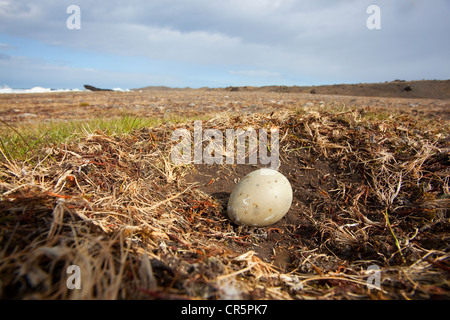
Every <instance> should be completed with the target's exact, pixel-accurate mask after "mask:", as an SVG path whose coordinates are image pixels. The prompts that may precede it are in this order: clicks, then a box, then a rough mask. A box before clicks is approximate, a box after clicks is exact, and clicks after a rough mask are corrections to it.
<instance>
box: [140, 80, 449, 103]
mask: <svg viewBox="0 0 450 320" xmlns="http://www.w3.org/2000/svg"><path fill="white" fill-rule="evenodd" d="M188 89H189V88H170V87H163V86H155V87H145V88H141V89H135V90H134V91H136V90H143V91H150V90H153V91H169V90H188ZM197 90H209V91H230V92H233V91H249V92H251V91H257V92H287V93H309V94H321V95H322V94H323V95H347V96H365V97H398V98H423V99H450V80H420V81H404V80H394V81H391V82H383V83H358V84H334V85H323V86H263V87H251V86H242V87H226V88H200V89H197Z"/></svg>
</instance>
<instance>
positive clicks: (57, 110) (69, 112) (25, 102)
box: [0, 80, 450, 123]
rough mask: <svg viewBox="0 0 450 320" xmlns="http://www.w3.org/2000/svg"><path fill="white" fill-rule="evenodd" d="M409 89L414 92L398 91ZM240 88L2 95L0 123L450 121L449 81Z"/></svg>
mask: <svg viewBox="0 0 450 320" xmlns="http://www.w3.org/2000/svg"><path fill="white" fill-rule="evenodd" d="M408 85H409V86H412V87H414V90H413V91H410V92H409V91H407V92H405V91H402V90H398V88H399V86H401V87H403V86H408ZM236 88H237V89H236V90H233V88H222V89H209V88H203V89H170V90H168V89H167V90H165V89H164V88H161V87H156V88H147V89H145V88H144V89H143V90H139V89H138V90H134V91H132V92H101V91H100V92H89V91H86V92H69V93H37V94H1V95H0V120H2V121H5V122H8V123H23V122H43V121H44V122H51V121H70V120H86V119H91V118H92V117H93V116H96V117H104V118H110V117H120V116H123V115H131V116H142V117H153V118H161V119H164V118H169V117H179V118H183V117H192V116H201V115H205V114H211V113H220V112H243V113H256V112H261V111H263V112H266V111H273V110H278V109H280V108H286V107H287V108H295V107H301V106H303V105H305V104H308V103H310V104H314V103H316V104H317V103H320V102H322V103H323V104H324V105H326V106H330V107H337V106H347V107H351V106H354V107H355V108H360V107H370V108H375V109H381V110H383V109H388V110H392V111H401V112H405V113H413V114H420V115H424V116H438V117H443V118H446V119H449V118H450V102H449V99H450V80H447V81H431V82H430V81H418V82H414V83H410V82H394V83H387V84H359V85H335V86H320V87H316V90H315V91H316V93H315V94H311V93H310V91H311V90H312V89H311V90H310V87H261V88H249V87H236ZM374 88H375V89H374ZM415 92H421V94H414V93H415Z"/></svg>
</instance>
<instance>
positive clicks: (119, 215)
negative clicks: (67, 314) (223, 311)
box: [0, 106, 450, 299]
mask: <svg viewBox="0 0 450 320" xmlns="http://www.w3.org/2000/svg"><path fill="white" fill-rule="evenodd" d="M203 126H204V128H217V129H227V128H236V127H245V126H252V127H254V128H270V127H273V126H276V127H278V128H279V129H280V138H281V141H280V146H281V150H280V152H281V168H280V171H281V172H283V173H284V174H285V175H286V176H287V177H288V178H289V179H290V181H291V183H292V185H293V188H294V196H295V200H294V204H293V206H292V209H291V212H290V213H289V215H288V216H287V217H286V218H285V219H283V220H282V221H280V222H279V223H277V225H276V226H272V227H267V228H256V229H255V228H247V227H241V226H236V225H234V224H232V223H231V222H230V221H229V220H228V218H227V217H226V215H225V209H226V208H225V205H226V202H225V201H224V199H221V198H220V197H217V196H214V194H213V193H211V192H208V190H211V188H216V190H215V191H216V192H217V193H221V192H222V193H223V192H225V193H226V192H230V190H220V188H219V189H217V187H215V186H214V184H210V182H211V181H214V179H215V178H217V177H212V178H213V179H212V180H211V181H210V179H209V178H208V181H209V182H207V181H206V180H205V181H203V180H201V172H199V171H201V169H199V168H198V167H195V166H193V165H178V166H177V165H174V164H173V162H172V161H171V159H170V152H171V149H172V148H173V145H174V143H175V142H173V141H171V134H172V132H173V131H174V130H175V129H176V128H180V127H184V128H188V129H189V128H190V129H192V128H193V123H192V122H187V123H184V124H179V125H177V127H175V125H173V124H163V125H159V126H156V127H153V128H145V129H142V130H137V131H134V132H132V133H131V134H127V135H124V136H107V135H104V134H103V133H102V132H94V133H89V134H86V136H85V137H84V138H82V139H80V140H79V141H77V142H73V143H72V144H66V145H60V146H53V147H49V148H47V149H45V150H41V152H38V153H37V154H36V155H35V156H34V157H33V158H32V159H29V160H27V161H24V162H18V161H15V160H14V159H9V158H8V157H7V156H5V155H4V154H3V160H2V162H1V172H0V173H1V182H0V191H1V202H0V221H1V225H0V228H1V233H0V243H1V255H0V297H2V298H13V299H17V298H19V299H36V298H37V299H240V298H244V299H317V298H318V299H398V298H400V299H403V298H408V299H409V298H417V299H423V298H434V297H438V298H442V297H444V298H448V297H449V296H450V290H449V289H450V286H449V280H448V274H449V272H450V262H449V258H450V256H449V247H448V243H449V242H448V239H449V234H450V233H449V218H448V208H449V207H450V206H449V204H450V197H449V194H450V192H449V177H450V171H449V164H450V159H449V141H450V140H449V138H450V137H449V134H448V132H450V131H449V130H448V122H441V123H439V122H438V121H435V122H430V123H425V122H423V121H419V120H418V119H415V118H413V117H412V116H411V115H401V114H392V115H386V116H385V117H379V116H377V117H375V116H372V114H371V111H370V110H368V109H355V110H345V111H342V112H332V111H331V110H328V109H326V108H317V106H316V107H311V108H301V109H296V110H288V111H281V112H272V113H271V114H269V113H267V114H266V113H259V114H247V115H245V114H240V115H234V116H230V115H227V114H222V115H220V116H216V117H214V118H212V119H211V120H210V121H207V122H204V123H203ZM216 169H217V171H220V170H222V171H220V172H225V171H226V172H228V173H229V179H228V181H233V180H234V179H238V178H240V175H239V172H238V171H237V170H236V166H232V165H228V166H227V165H222V166H221V165H217V166H216ZM209 170H210V169H209ZM224 170H225V171H224ZM211 172H214V170H212V171H211ZM313 174H314V175H315V176H313ZM196 178H198V179H197V180H198V181H197V182H194V183H193V181H195V180H196ZM307 178H311V181H315V182H314V183H313V182H309V184H308V181H305V180H307ZM314 179H315V180H314ZM208 188H209V189H208ZM71 265H77V266H79V268H80V271H81V288H80V289H72V290H71V289H69V288H68V286H67V279H68V276H69V274H68V273H67V268H68V267H69V266H71ZM371 265H377V266H379V268H380V270H379V273H378V275H379V279H380V286H378V287H377V288H374V287H371V286H370V285H368V280H369V279H370V276H371V275H373V272H372V271H370V269H369V266H371Z"/></svg>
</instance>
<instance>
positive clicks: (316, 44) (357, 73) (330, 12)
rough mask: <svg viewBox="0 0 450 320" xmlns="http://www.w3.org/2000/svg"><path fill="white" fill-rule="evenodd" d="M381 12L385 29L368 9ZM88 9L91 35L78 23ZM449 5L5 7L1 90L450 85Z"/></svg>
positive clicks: (1, 13) (260, 0) (416, 1)
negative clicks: (373, 25)
mask: <svg viewBox="0 0 450 320" xmlns="http://www.w3.org/2000/svg"><path fill="white" fill-rule="evenodd" d="M372 4H375V5H378V7H379V8H380V10H381V15H380V22H381V29H378V30H370V29H368V28H367V26H366V21H367V19H368V18H369V16H370V14H368V13H367V12H366V10H367V8H368V7H369V6H370V5H372ZM70 5H77V6H78V7H79V8H80V11H81V14H80V22H81V24H80V26H81V28H80V29H79V30H70V29H68V28H67V26H66V20H67V19H68V18H69V16H70V14H68V13H67V12H66V11H67V7H69V6H70ZM449 13H450V1H448V0H433V1H426V0H396V1H390V0H381V1H376V0H375V1H374V0H368V1H366V0H316V1H312V0H311V1H300V0H298V1H296V0H210V1H206V0H190V1H185V0H164V1H162V0H150V1H143V0H130V1H118V0H116V1H111V0H109V1H106V0H97V1H95V2H94V1H87V0H70V1H65V0H61V1H55V0H52V1H50V0H40V1H32V0H0V85H3V84H5V85H8V86H10V87H12V88H30V87H34V86H42V87H50V88H82V87H83V84H91V85H95V86H98V87H104V88H118V87H120V88H130V89H131V88H140V87H144V86H150V85H155V86H158V85H164V86H172V87H186V86H190V87H202V86H209V87H225V86H231V85H233V86H242V85H252V86H261V85H300V86H301V85H320V84H334V83H360V82H384V81H391V80H394V79H404V80H421V79H449V78H450V41H448V34H449V33H450V19H449V18H448V15H449Z"/></svg>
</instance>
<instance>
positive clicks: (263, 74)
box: [229, 70, 281, 78]
mask: <svg viewBox="0 0 450 320" xmlns="http://www.w3.org/2000/svg"><path fill="white" fill-rule="evenodd" d="M229 73H230V74H234V75H239V76H245V77H255V78H278V77H280V76H281V75H280V73H278V72H272V71H268V70H237V71H233V70H231V71H229Z"/></svg>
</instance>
